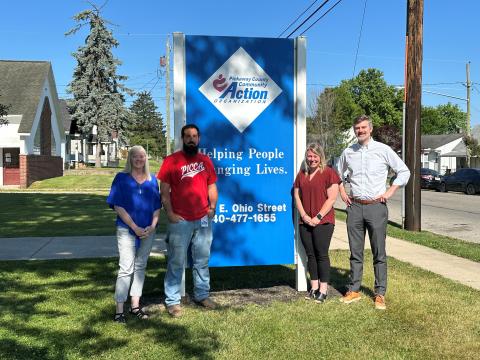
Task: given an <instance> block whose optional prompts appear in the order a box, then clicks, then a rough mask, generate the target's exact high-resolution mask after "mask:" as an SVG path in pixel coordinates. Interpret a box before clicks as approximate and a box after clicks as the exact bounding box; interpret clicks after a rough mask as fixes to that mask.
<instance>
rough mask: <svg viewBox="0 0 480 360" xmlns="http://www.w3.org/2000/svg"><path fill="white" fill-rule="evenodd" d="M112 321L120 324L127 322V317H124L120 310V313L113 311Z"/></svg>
mask: <svg viewBox="0 0 480 360" xmlns="http://www.w3.org/2000/svg"><path fill="white" fill-rule="evenodd" d="M113 321H115V322H118V323H120V324H125V323H126V322H127V319H125V314H124V313H123V312H121V313H115V316H114V317H113Z"/></svg>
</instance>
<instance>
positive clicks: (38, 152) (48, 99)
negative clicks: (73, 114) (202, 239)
mask: <svg viewBox="0 0 480 360" xmlns="http://www.w3.org/2000/svg"><path fill="white" fill-rule="evenodd" d="M0 95H1V97H0V101H1V102H2V103H3V104H5V105H8V106H9V109H8V115H7V120H8V125H3V126H1V127H0V186H4V185H17V186H20V187H22V188H26V187H28V186H30V185H31V184H32V183H33V182H34V181H37V180H42V179H47V178H51V177H56V176H62V175H63V167H64V165H63V164H64V159H65V132H64V125H63V115H62V113H61V110H60V107H59V100H58V94H57V88H56V85H55V79H54V76H53V70H52V65H51V64H50V62H48V61H5V60H0Z"/></svg>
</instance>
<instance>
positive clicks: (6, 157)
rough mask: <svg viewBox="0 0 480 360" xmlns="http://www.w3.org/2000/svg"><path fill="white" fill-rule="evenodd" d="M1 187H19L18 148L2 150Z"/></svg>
mask: <svg viewBox="0 0 480 360" xmlns="http://www.w3.org/2000/svg"><path fill="white" fill-rule="evenodd" d="M3 185H20V148H4V149H3Z"/></svg>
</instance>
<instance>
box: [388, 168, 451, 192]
mask: <svg viewBox="0 0 480 360" xmlns="http://www.w3.org/2000/svg"><path fill="white" fill-rule="evenodd" d="M396 178H397V175H393V176H392V177H391V178H390V186H391V185H392V184H393V182H394V181H395V179H396ZM441 178H442V177H441V175H440V174H439V173H438V172H437V171H435V170H432V169H427V168H421V169H420V187H421V188H422V189H434V190H438V189H439V186H440V180H441Z"/></svg>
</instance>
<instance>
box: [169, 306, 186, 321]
mask: <svg viewBox="0 0 480 360" xmlns="http://www.w3.org/2000/svg"><path fill="white" fill-rule="evenodd" d="M167 311H168V314H169V315H170V316H171V317H174V318H178V317H180V316H182V307H181V306H180V305H179V304H175V305H170V306H167Z"/></svg>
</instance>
